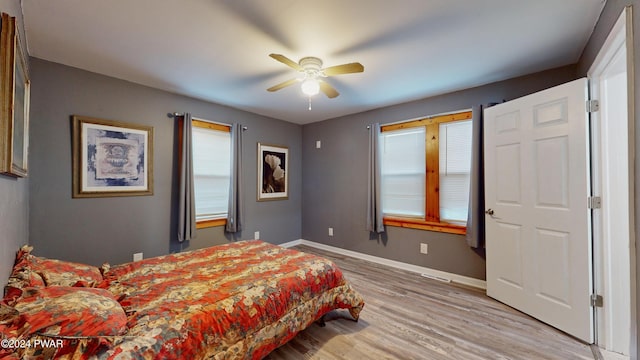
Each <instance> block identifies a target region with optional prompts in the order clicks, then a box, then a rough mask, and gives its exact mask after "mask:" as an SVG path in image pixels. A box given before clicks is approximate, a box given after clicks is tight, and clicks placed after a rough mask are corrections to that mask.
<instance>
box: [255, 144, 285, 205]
mask: <svg viewBox="0 0 640 360" xmlns="http://www.w3.org/2000/svg"><path fill="white" fill-rule="evenodd" d="M288 166H289V149H288V148H286V147H283V146H275V145H265V144H260V143H258V201H264V200H281V199H287V198H289V168H288Z"/></svg>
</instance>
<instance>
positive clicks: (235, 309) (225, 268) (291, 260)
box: [57, 240, 364, 359]
mask: <svg viewBox="0 0 640 360" xmlns="http://www.w3.org/2000/svg"><path fill="white" fill-rule="evenodd" d="M103 277H104V279H103V281H102V283H101V284H100V285H99V287H100V288H103V289H106V290H108V291H109V292H110V293H112V294H113V297H114V298H115V299H117V301H118V302H119V303H120V305H121V306H122V308H123V309H124V312H125V314H126V316H127V331H126V333H125V334H123V335H118V336H108V337H102V338H99V339H96V338H90V339H76V340H73V341H72V343H67V340H65V343H67V345H69V346H68V347H67V346H65V349H58V352H57V356H59V355H63V354H66V356H67V357H68V358H93V357H96V358H99V359H129V358H134V359H152V358H157V359H201V358H208V359H260V358H263V357H264V356H266V355H267V354H268V353H269V352H271V351H272V350H273V349H275V348H277V347H278V346H280V345H282V344H284V343H285V342H287V341H288V340H290V339H291V338H293V337H294V336H295V335H296V333H297V332H299V331H300V330H303V329H304V328H306V327H307V326H309V325H310V324H312V323H313V322H314V321H316V320H318V319H319V318H320V317H321V316H322V315H324V314H325V313H327V312H329V311H331V310H333V309H338V308H342V309H348V310H349V312H350V314H351V316H352V317H353V318H354V319H356V320H357V319H358V315H359V313H360V311H361V310H362V307H363V306H364V302H363V300H362V298H361V297H360V295H359V294H358V293H357V292H355V291H354V290H353V289H352V288H351V287H350V286H349V284H348V283H347V282H346V281H345V279H344V277H343V275H342V272H341V271H340V269H338V268H337V267H336V266H335V265H334V264H333V263H332V262H331V261H329V260H327V259H324V258H321V257H318V256H314V255H310V254H306V253H302V252H299V251H295V250H291V249H285V248H282V247H279V246H275V245H271V244H268V243H265V242H262V241H258V240H252V241H241V242H237V243H231V244H228V245H222V246H215V247H211V248H206V249H201V250H195V251H191V252H185V253H178V254H171V255H167V256H162V257H157V258H149V259H146V260H143V261H139V262H133V263H127V264H122V265H116V266H113V267H111V268H110V269H108V270H107V271H106V272H105V273H104V274H103ZM63 356H65V355H63Z"/></svg>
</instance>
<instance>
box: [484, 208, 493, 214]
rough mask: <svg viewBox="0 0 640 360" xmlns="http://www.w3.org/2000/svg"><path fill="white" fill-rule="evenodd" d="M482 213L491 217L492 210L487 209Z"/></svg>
mask: <svg viewBox="0 0 640 360" xmlns="http://www.w3.org/2000/svg"><path fill="white" fill-rule="evenodd" d="M484 213H485V214H487V215H493V209H487V210H486V211H485V212H484Z"/></svg>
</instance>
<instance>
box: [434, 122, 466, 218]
mask: <svg viewBox="0 0 640 360" xmlns="http://www.w3.org/2000/svg"><path fill="white" fill-rule="evenodd" d="M439 140H440V141H439V143H440V149H439V152H440V160H439V161H440V164H439V167H440V220H441V221H445V222H451V223H457V224H461V225H466V223H467V212H468V206H469V181H470V176H469V171H470V169H471V120H468V121H456V122H449V123H442V124H440V139H439Z"/></svg>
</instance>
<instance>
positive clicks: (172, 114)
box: [167, 112, 249, 130]
mask: <svg viewBox="0 0 640 360" xmlns="http://www.w3.org/2000/svg"><path fill="white" fill-rule="evenodd" d="M178 116H184V113H178V112H174V113H167V117H168V118H176V117H178ZM211 122H213V121H211ZM213 123H215V124H222V123H216V122H213ZM222 125H226V126H228V124H222ZM242 130H249V128H248V127H246V126H243V127H242Z"/></svg>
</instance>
